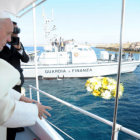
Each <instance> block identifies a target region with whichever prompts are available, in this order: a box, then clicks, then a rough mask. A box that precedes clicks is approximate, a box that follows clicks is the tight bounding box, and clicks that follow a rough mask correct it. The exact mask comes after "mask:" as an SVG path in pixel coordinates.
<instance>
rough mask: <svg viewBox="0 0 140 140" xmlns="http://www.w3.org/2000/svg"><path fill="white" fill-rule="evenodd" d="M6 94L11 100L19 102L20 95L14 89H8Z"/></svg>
mask: <svg viewBox="0 0 140 140" xmlns="http://www.w3.org/2000/svg"><path fill="white" fill-rule="evenodd" d="M8 94H10V96H11V98H12V99H14V100H17V101H19V100H20V98H21V93H19V92H17V91H16V90H14V89H10V90H9V92H8Z"/></svg>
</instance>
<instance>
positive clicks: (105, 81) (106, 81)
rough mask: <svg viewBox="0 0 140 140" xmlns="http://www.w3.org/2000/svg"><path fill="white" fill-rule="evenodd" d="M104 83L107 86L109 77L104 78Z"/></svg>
mask: <svg viewBox="0 0 140 140" xmlns="http://www.w3.org/2000/svg"><path fill="white" fill-rule="evenodd" d="M102 84H103V85H104V86H107V85H108V79H107V78H103V80H102Z"/></svg>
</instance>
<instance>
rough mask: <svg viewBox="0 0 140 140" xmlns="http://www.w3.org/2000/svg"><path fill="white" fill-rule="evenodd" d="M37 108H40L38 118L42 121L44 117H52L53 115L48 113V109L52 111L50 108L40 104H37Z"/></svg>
mask: <svg viewBox="0 0 140 140" xmlns="http://www.w3.org/2000/svg"><path fill="white" fill-rule="evenodd" d="M37 106H38V117H39V118H40V119H42V117H44V118H47V116H49V117H51V114H50V113H49V112H48V111H46V109H49V110H51V109H52V108H51V107H50V106H44V105H41V104H40V103H37ZM46 115H47V116H46Z"/></svg>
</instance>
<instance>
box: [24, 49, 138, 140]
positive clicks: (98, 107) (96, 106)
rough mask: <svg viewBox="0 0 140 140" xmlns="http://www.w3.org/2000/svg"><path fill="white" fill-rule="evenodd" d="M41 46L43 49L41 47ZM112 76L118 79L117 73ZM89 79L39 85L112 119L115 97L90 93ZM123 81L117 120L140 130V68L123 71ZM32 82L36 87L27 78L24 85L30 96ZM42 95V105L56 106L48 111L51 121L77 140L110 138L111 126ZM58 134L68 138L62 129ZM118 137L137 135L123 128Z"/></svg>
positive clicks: (125, 139) (126, 138) (130, 139)
mask: <svg viewBox="0 0 140 140" xmlns="http://www.w3.org/2000/svg"><path fill="white" fill-rule="evenodd" d="M25 49H27V48H25ZM30 49H31V47H30ZM32 49H33V48H32ZM38 49H40V50H41V51H43V48H42V47H40V48H38ZM93 49H95V51H96V53H99V52H100V51H101V49H96V48H93ZM134 56H135V57H136V58H138V57H139V54H134ZM110 77H112V78H114V79H116V76H110ZM86 80H87V78H84V79H78V78H74V79H63V80H39V87H40V89H41V90H43V91H45V92H47V93H50V94H52V95H54V96H56V97H58V98H60V99H62V100H65V101H67V102H69V103H71V104H73V105H76V106H78V107H81V108H83V109H85V110H87V111H89V112H91V113H94V114H96V115H98V116H100V117H103V118H105V119H107V120H110V121H113V113H114V99H111V100H104V99H101V98H98V97H94V96H92V95H91V94H89V93H87V91H86V89H85V87H84V85H85V82H86ZM121 82H122V83H123V86H124V93H123V97H122V98H121V99H119V105H118V115H117V123H118V124H121V125H122V126H124V127H126V128H129V129H131V130H133V131H136V132H138V133H140V67H138V68H137V69H136V70H135V71H134V72H133V73H127V74H122V75H121ZM29 84H30V85H33V86H35V79H25V83H24V87H25V88H26V95H27V96H29V92H28V91H29V90H28V85H29ZM40 97H41V102H42V104H44V105H48V106H51V107H52V108H53V110H51V111H49V112H50V113H51V115H52V116H51V117H49V118H48V120H49V121H50V122H52V123H53V124H55V125H56V126H57V127H59V128H60V129H62V130H63V131H65V132H66V133H68V134H69V135H70V136H72V137H73V138H74V139H75V140H110V139H111V132H112V128H111V127H110V126H107V125H106V124H103V123H101V122H99V121H97V120H94V119H92V118H90V117H88V116H85V115H83V114H81V113H79V112H77V111H74V110H73V109H71V108H68V107H67V106H64V105H62V104H60V103H58V102H56V101H53V100H51V99H49V98H48V97H45V96H44V95H41V96H40ZM33 98H34V99H36V92H35V91H33ZM59 133H60V134H61V135H62V136H63V137H64V139H65V140H69V138H67V137H66V136H64V135H63V134H62V133H61V132H59ZM118 139H119V140H136V138H134V137H132V136H130V135H128V134H125V133H123V132H121V131H120V132H119V138H118Z"/></svg>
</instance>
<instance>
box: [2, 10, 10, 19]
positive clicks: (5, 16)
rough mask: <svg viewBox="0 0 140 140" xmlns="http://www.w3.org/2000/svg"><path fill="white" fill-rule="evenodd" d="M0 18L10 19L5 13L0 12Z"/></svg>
mask: <svg viewBox="0 0 140 140" xmlns="http://www.w3.org/2000/svg"><path fill="white" fill-rule="evenodd" d="M0 18H10V16H9V14H8V13H7V12H5V11H0Z"/></svg>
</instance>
